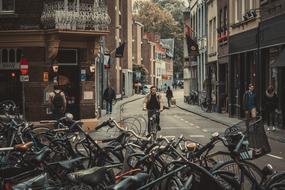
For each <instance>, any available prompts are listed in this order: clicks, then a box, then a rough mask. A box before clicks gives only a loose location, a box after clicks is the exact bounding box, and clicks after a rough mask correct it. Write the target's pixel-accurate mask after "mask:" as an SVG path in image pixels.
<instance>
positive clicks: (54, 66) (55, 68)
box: [52, 61, 59, 73]
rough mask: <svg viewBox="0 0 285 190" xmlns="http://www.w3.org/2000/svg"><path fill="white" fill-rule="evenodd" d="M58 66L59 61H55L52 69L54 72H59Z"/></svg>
mask: <svg viewBox="0 0 285 190" xmlns="http://www.w3.org/2000/svg"><path fill="white" fill-rule="evenodd" d="M58 68H59V65H58V63H57V62H56V61H55V62H54V63H53V64H52V70H53V72H55V73H57V72H58Z"/></svg>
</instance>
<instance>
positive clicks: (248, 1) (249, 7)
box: [244, 0, 252, 12]
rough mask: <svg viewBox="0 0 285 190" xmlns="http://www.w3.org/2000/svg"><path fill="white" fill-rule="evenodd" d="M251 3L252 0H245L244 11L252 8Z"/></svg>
mask: <svg viewBox="0 0 285 190" xmlns="http://www.w3.org/2000/svg"><path fill="white" fill-rule="evenodd" d="M251 3H252V0H247V1H244V11H245V12H248V11H249V10H250V9H251V5H250V4H251Z"/></svg>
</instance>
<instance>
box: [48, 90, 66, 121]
mask: <svg viewBox="0 0 285 190" xmlns="http://www.w3.org/2000/svg"><path fill="white" fill-rule="evenodd" d="M49 104H50V108H51V111H52V115H53V119H55V120H58V119H60V118H62V117H63V116H64V114H65V110H66V97H65V94H64V92H63V91H62V90H61V89H60V87H59V86H58V85H56V86H54V91H53V92H51V93H50V94H49Z"/></svg>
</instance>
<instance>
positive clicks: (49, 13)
mask: <svg viewBox="0 0 285 190" xmlns="http://www.w3.org/2000/svg"><path fill="white" fill-rule="evenodd" d="M41 22H42V25H43V27H44V29H58V30H89V31H107V30H108V25H109V24H110V23H111V19H110V16H109V15H108V10H107V7H106V5H105V3H104V2H103V1H102V0H94V3H93V4H86V3H79V0H77V1H74V3H68V1H66V0H61V1H60V0H59V1H56V2H50V3H45V4H44V8H43V12H42V15H41Z"/></svg>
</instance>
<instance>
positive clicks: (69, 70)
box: [58, 65, 80, 119]
mask: <svg viewBox="0 0 285 190" xmlns="http://www.w3.org/2000/svg"><path fill="white" fill-rule="evenodd" d="M58 78H59V80H58V83H59V86H60V87H61V89H62V90H63V91H64V93H65V96H66V101H67V105H66V112H68V113H72V114H73V116H74V118H75V119H79V117H80V111H79V110H80V99H79V97H80V85H79V69H78V66H77V65H60V66H59V71H58Z"/></svg>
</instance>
